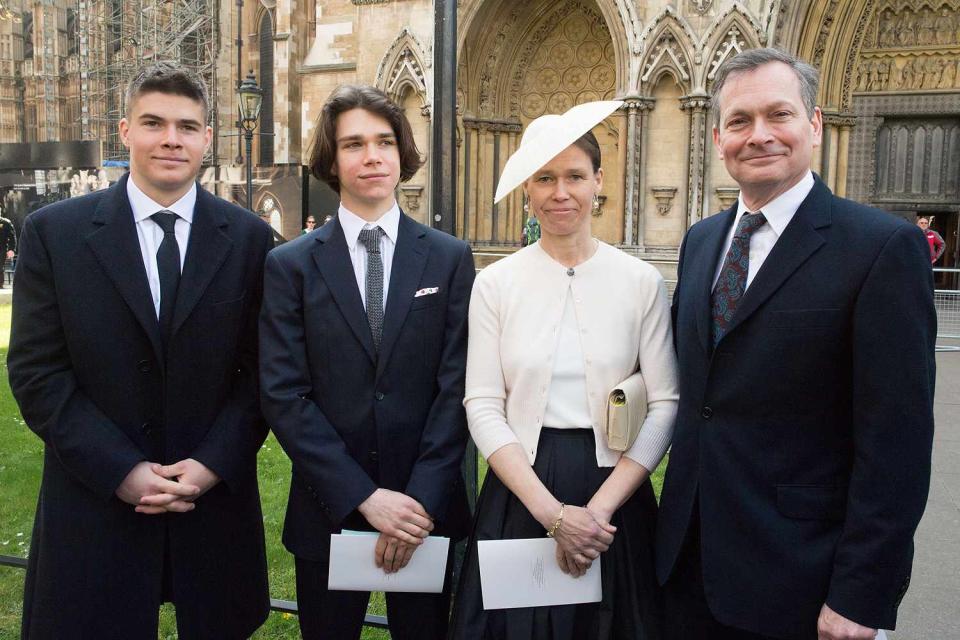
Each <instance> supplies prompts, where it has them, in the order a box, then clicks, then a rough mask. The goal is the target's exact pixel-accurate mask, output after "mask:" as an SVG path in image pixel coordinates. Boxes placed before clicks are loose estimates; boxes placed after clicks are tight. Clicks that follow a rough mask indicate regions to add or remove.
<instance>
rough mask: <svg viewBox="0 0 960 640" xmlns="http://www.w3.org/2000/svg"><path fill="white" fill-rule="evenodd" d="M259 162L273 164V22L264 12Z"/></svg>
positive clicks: (261, 43)
mask: <svg viewBox="0 0 960 640" xmlns="http://www.w3.org/2000/svg"><path fill="white" fill-rule="evenodd" d="M259 75H260V89H261V90H262V91H263V106H261V107H260V133H262V134H263V135H261V136H260V164H273V135H272V134H273V22H272V21H271V19H270V14H269V13H268V12H264V14H263V17H262V18H260V74H259Z"/></svg>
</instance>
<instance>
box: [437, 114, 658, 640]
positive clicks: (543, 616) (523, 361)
mask: <svg viewBox="0 0 960 640" xmlns="http://www.w3.org/2000/svg"><path fill="white" fill-rule="evenodd" d="M617 105H618V103H615V102H607V103H590V104H588V105H580V106H579V107H574V109H571V111H568V112H567V113H566V114H564V115H563V116H554V115H550V116H542V117H541V118H538V119H537V120H535V121H533V122H532V123H530V125H529V127H528V129H527V131H526V132H525V134H524V136H523V139H522V141H521V145H520V148H519V149H518V150H517V152H516V154H514V157H512V158H511V159H510V162H508V163H507V167H506V169H505V170H504V175H503V177H502V178H501V182H500V186H499V187H498V196H499V197H503V195H505V194H506V192H509V191H510V189H511V187H512V186H516V185H519V184H520V183H521V182H522V185H523V189H524V193H525V198H527V199H528V200H529V204H528V206H529V209H530V211H531V212H532V213H533V214H534V215H536V217H537V219H538V220H539V221H540V225H541V229H542V235H541V238H540V240H539V242H536V243H534V244H532V245H530V246H529V247H526V248H524V249H521V250H520V251H517V252H516V253H514V254H513V255H511V256H509V257H507V258H504V259H502V260H500V261H499V262H497V263H495V264H493V265H491V266H489V267H487V268H486V269H484V270H483V271H481V272H480V274H479V275H478V276H477V279H476V282H475V284H474V288H473V297H472V300H471V303H470V338H469V347H468V356H467V377H466V397H465V400H464V405H465V406H466V411H467V419H468V424H469V427H470V433H471V435H472V436H473V439H474V441H475V442H476V444H477V447H478V448H479V450H480V452H481V453H482V454H483V456H484V457H485V458H486V459H487V461H488V462H489V465H490V469H491V471H492V473H488V474H487V477H486V481H485V483H484V486H483V490H482V492H481V494H480V498H479V500H478V504H477V514H476V520H475V523H474V531H473V535H472V536H471V538H470V541H469V545H468V550H467V555H466V558H465V561H464V566H463V571H462V574H461V582H460V587H459V589H458V596H457V601H456V604H455V605H454V613H453V620H452V622H451V637H452V638H456V639H457V640H474V639H476V640H480V639H485V640H493V639H496V640H499V639H501V638H503V639H506V638H509V639H510V640H520V639H523V640H526V639H527V638H531V639H533V638H537V639H539V638H550V639H551V640H560V639H570V640H573V639H577V640H581V639H587V640H593V639H596V640H607V639H614V638H617V639H620V638H624V639H626V638H630V639H637V640H639V639H649V638H659V637H660V633H659V626H660V618H661V614H660V598H659V590H658V587H657V584H656V578H655V575H654V568H653V549H652V544H653V538H654V529H655V520H656V511H657V505H656V501H655V499H654V495H653V490H652V488H651V487H650V483H649V482H647V479H648V477H649V475H650V472H651V471H653V470H654V469H656V467H657V465H658V464H659V463H660V460H661V459H662V457H663V455H664V453H665V452H666V450H667V447H668V446H669V444H670V439H671V436H672V430H673V422H674V418H675V416H676V409H677V391H676V361H675V358H674V352H673V340H672V334H671V327H670V312H669V306H668V303H667V296H666V289H665V287H664V283H663V279H662V277H661V276H660V275H659V273H658V272H657V270H656V269H655V268H653V267H652V266H650V265H648V264H646V263H644V262H642V261H641V260H638V259H637V258H634V257H632V256H629V255H627V254H625V253H623V252H622V251H620V250H618V249H615V248H614V247H612V246H610V245H607V244H605V243H603V242H600V241H599V240H597V239H595V238H594V237H593V236H592V234H591V230H590V221H591V217H592V216H591V212H592V211H593V209H594V207H596V206H597V205H596V202H597V194H598V193H599V192H600V188H601V185H602V181H603V170H602V169H601V168H600V147H599V145H598V144H597V140H596V138H595V137H594V135H593V134H592V133H590V129H591V128H592V127H593V126H595V125H596V124H598V123H599V122H600V121H601V120H602V119H603V118H604V117H606V116H607V115H609V113H611V112H612V111H613V109H615V108H616V106H617ZM501 192H502V193H501ZM637 370H640V371H642V373H643V376H644V381H645V383H646V387H647V394H648V412H647V417H646V419H645V421H644V423H643V426H642V429H641V432H640V435H639V436H638V437H637V439H636V440H635V441H634V443H633V444H632V445H631V446H630V447H629V448H628V449H627V450H626V451H625V452H623V453H622V454H621V453H620V452H619V451H613V450H611V449H610V448H609V447H607V444H606V438H605V434H604V432H603V429H602V425H603V416H604V415H605V412H606V400H607V395H608V392H609V391H610V390H611V389H612V388H613V387H615V386H616V385H617V384H618V383H620V382H621V381H622V380H624V379H625V378H627V377H629V376H630V375H631V374H633V373H634V372H636V371H637ZM544 535H552V537H553V538H554V539H555V540H556V542H557V548H556V560H557V562H558V564H559V565H560V568H561V569H562V570H563V571H564V572H566V573H569V574H572V575H574V576H580V575H582V574H583V573H584V572H586V571H587V569H589V567H590V566H591V564H592V563H594V562H600V563H601V569H602V585H603V597H602V601H601V602H599V603H591V604H581V605H567V606H554V607H536V608H516V609H501V610H491V611H485V610H484V609H483V603H482V598H481V590H480V572H479V565H478V559H477V544H476V543H477V541H478V540H491V539H506V538H535V537H542V536H544Z"/></svg>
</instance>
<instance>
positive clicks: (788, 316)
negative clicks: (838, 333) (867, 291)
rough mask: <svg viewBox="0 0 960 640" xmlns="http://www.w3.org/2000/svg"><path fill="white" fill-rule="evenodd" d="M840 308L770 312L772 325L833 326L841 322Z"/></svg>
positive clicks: (782, 326)
mask: <svg viewBox="0 0 960 640" xmlns="http://www.w3.org/2000/svg"><path fill="white" fill-rule="evenodd" d="M840 320H841V314H840V309H787V310H783V311H771V312H770V326H772V327H777V328H783V329H803V328H817V327H833V326H836V325H837V324H839V323H840Z"/></svg>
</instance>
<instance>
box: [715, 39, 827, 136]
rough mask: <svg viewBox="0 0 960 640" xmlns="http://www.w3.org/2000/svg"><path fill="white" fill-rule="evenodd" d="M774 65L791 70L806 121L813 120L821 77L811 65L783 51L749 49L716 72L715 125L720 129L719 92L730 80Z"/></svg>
mask: <svg viewBox="0 0 960 640" xmlns="http://www.w3.org/2000/svg"><path fill="white" fill-rule="evenodd" d="M771 62H782V63H783V64H785V65H787V66H788V67H790V69H791V70H792V71H793V73H794V75H796V76H797V81H798V82H799V83H800V98H801V99H802V100H803V106H804V108H806V110H807V117H809V118H811V119H812V118H813V110H814V108H816V106H817V89H818V88H819V86H820V73H819V72H818V71H817V70H816V69H815V68H814V67H812V66H811V65H809V64H807V63H806V62H804V61H803V60H801V59H800V58H798V57H796V56H795V55H793V54H792V53H787V52H786V51H784V50H783V49H777V48H774V47H767V48H765V49H747V50H746V51H744V52H742V53H738V54H737V55H735V56H733V57H730V58H727V59H726V60H724V61H723V64H721V65H720V68H719V69H717V74H716V76H715V77H714V80H713V101H712V105H711V108H710V110H711V112H712V113H713V124H714V126H715V127H719V126H720V92H721V91H722V90H723V86H724V85H725V84H726V83H727V80H729V79H730V77H731V76H736V75H739V74H741V73H746V72H748V71H753V70H755V69H757V68H758V67H762V66H763V65H765V64H769V63H771Z"/></svg>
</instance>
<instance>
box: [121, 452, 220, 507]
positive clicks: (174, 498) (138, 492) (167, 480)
mask: <svg viewBox="0 0 960 640" xmlns="http://www.w3.org/2000/svg"><path fill="white" fill-rule="evenodd" d="M218 482H220V478H219V476H217V474H215V473H214V472H213V471H211V470H210V469H208V468H207V467H205V466H204V465H203V464H201V463H200V462H197V461H196V460H194V459H193V458H187V459H185V460H181V461H180V462H177V463H175V464H172V465H167V466H163V465H160V464H157V463H155V462H140V463H138V464H137V465H136V466H135V467H134V468H133V469H131V471H130V473H128V474H127V477H126V478H124V480H123V482H121V483H120V486H119V487H117V492H116V493H117V497H118V498H120V499H121V500H123V501H124V502H126V503H127V504H132V505H134V506H135V507H136V511H137V513H143V514H147V515H157V514H160V513H167V512H172V513H186V512H187V511H192V510H193V509H194V508H195V507H196V505H195V504H194V503H193V501H194V500H196V499H197V498H199V497H200V496H202V495H203V494H204V493H206V492H207V491H209V490H210V489H212V488H213V487H214V486H215V485H216V484H217V483H218Z"/></svg>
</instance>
